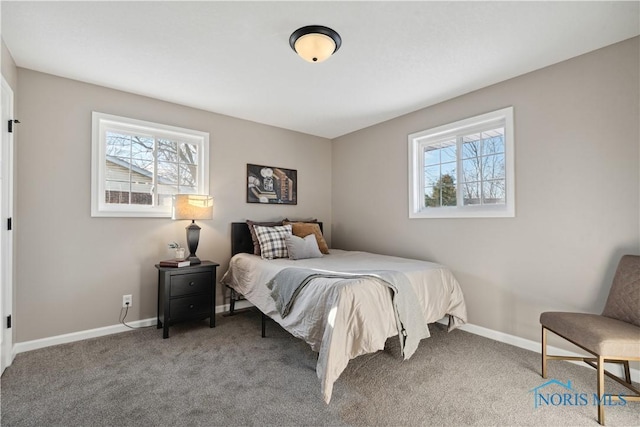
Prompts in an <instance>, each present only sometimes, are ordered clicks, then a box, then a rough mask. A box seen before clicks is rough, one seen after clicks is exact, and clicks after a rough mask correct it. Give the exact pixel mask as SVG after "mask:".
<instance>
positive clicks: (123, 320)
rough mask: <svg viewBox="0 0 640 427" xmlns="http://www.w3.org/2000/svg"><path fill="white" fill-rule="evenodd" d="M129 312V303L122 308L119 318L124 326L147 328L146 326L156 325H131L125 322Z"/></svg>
mask: <svg viewBox="0 0 640 427" xmlns="http://www.w3.org/2000/svg"><path fill="white" fill-rule="evenodd" d="M123 310H124V316H123V315H122V311H123ZM128 313H129V306H128V305H127V306H126V307H122V308H121V309H120V316H119V318H118V321H119V322H120V323H122V324H123V325H124V326H126V327H127V328H129V329H145V328H150V327H152V326H156V325H149V326H131V325H127V323H126V322H125V319H126V318H127V314H128Z"/></svg>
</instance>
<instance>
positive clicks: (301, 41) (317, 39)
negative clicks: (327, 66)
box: [289, 25, 342, 62]
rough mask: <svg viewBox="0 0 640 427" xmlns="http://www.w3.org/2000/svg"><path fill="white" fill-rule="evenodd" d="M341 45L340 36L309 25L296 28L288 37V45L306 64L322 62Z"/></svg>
mask: <svg viewBox="0 0 640 427" xmlns="http://www.w3.org/2000/svg"><path fill="white" fill-rule="evenodd" d="M341 44H342V39H341V38H340V35H339V34H338V33H337V32H335V31H334V30H332V29H331V28H327V27H323V26H321V25H309V26H307V27H302V28H298V29H297V30H296V31H294V32H293V34H291V37H289V45H290V46H291V49H293V50H294V51H295V52H296V53H297V54H298V55H300V57H301V58H303V59H304V60H305V61H308V62H322V61H324V60H326V59H327V58H329V57H330V56H331V55H333V53H334V52H336V51H337V50H338V49H340V45H341Z"/></svg>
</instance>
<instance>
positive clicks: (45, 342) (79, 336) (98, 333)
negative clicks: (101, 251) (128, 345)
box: [11, 301, 253, 361]
mask: <svg viewBox="0 0 640 427" xmlns="http://www.w3.org/2000/svg"><path fill="white" fill-rule="evenodd" d="M248 307H253V305H252V304H251V303H250V302H249V301H238V302H236V307H235V308H236V310H241V309H243V308H248ZM227 311H229V304H224V305H218V306H216V313H225V312H227ZM156 322H157V320H156V318H155V317H151V318H149V319H142V320H134V321H131V322H127V324H128V325H130V326H132V327H134V328H141V327H146V326H153V325H156ZM130 330H131V329H130V328H127V327H126V326H124V325H122V324H117V325H111V326H105V327H102V328H96V329H88V330H86V331H79V332H72V333H70V334H64V335H56V336H54V337H48V338H41V339H37V340H32V341H25V342H19V343H16V344H15V345H14V346H13V352H12V358H11V360H12V361H13V359H14V358H15V356H16V354H18V353H23V352H25V351H31V350H37V349H39V348H45V347H50V346H53V345H59V344H67V343H70V342H74V341H81V340H86V339H89V338H97V337H103V336H105V335H111V334H118V333H120V332H127V331H130Z"/></svg>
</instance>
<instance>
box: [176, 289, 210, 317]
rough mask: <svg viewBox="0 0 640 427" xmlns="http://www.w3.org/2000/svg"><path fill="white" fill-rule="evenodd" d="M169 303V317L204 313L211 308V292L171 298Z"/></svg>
mask: <svg viewBox="0 0 640 427" xmlns="http://www.w3.org/2000/svg"><path fill="white" fill-rule="evenodd" d="M170 305H171V319H179V318H188V317H191V316H196V315H200V314H205V313H207V312H209V310H210V309H211V294H208V295H205V294H203V295H194V296H191V297H182V298H176V299H172V300H171V302H170Z"/></svg>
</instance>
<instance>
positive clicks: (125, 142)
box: [91, 112, 209, 217]
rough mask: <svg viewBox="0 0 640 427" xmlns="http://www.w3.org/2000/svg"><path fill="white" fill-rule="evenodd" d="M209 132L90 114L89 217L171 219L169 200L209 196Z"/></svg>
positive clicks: (95, 113)
mask: <svg viewBox="0 0 640 427" xmlns="http://www.w3.org/2000/svg"><path fill="white" fill-rule="evenodd" d="M208 159H209V134H208V133H204V132H198V131H194V130H189V129H183V128H178V127H173V126H167V125H162V124H158V123H151V122H145V121H141V120H134V119H129V118H126V117H118V116H112V115H108V114H103V113H97V112H94V113H93V136H92V161H93V164H92V170H91V174H92V177H91V178H92V179H91V216H132V217H138V216H146V217H169V216H171V196H172V195H173V194H177V193H189V194H209V168H208Z"/></svg>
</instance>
